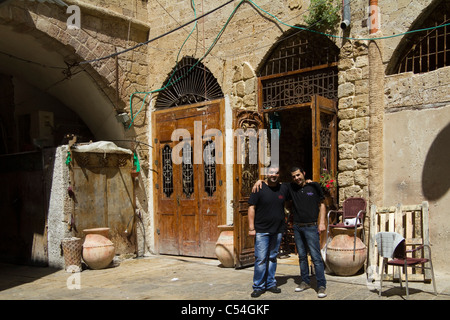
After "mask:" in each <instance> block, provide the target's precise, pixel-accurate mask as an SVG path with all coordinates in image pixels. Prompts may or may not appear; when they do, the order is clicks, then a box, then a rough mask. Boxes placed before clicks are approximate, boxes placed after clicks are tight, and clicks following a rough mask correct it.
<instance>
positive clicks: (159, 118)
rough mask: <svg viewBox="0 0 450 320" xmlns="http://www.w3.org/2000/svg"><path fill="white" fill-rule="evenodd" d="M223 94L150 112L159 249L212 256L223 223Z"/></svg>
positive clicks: (168, 252)
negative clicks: (206, 100)
mask: <svg viewBox="0 0 450 320" xmlns="http://www.w3.org/2000/svg"><path fill="white" fill-rule="evenodd" d="M222 110H223V100H217V101H212V102H205V103H200V104H196V105H189V106H186V107H177V108H171V109H168V110H161V111H156V112H155V113H154V117H153V128H154V130H153V136H154V142H155V143H154V164H155V166H154V167H155V168H156V170H155V171H154V182H155V183H154V190H155V193H154V194H155V196H156V216H155V221H156V225H157V228H156V236H157V238H158V241H157V246H158V248H159V250H158V251H159V253H160V254H172V255H185V256H196V257H215V244H216V241H217V239H218V237H219V230H218V225H220V224H224V222H225V212H224V206H223V202H224V195H225V184H224V183H223V177H224V165H223V164H222V163H220V162H223V161H221V157H222V156H223V147H224V146H223V143H221V141H223V135H222V136H221V133H222V132H223V130H222V125H221V115H222Z"/></svg>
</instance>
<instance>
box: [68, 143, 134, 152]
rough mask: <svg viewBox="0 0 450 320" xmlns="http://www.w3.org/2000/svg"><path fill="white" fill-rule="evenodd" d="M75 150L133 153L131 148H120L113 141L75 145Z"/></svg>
mask: <svg viewBox="0 0 450 320" xmlns="http://www.w3.org/2000/svg"><path fill="white" fill-rule="evenodd" d="M73 151H75V152H94V153H125V154H133V152H132V151H131V150H128V149H125V148H120V147H118V146H116V145H115V144H114V143H113V142H111V141H98V142H93V143H90V144H87V145H81V146H74V149H73Z"/></svg>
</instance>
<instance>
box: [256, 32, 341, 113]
mask: <svg viewBox="0 0 450 320" xmlns="http://www.w3.org/2000/svg"><path fill="white" fill-rule="evenodd" d="M338 60H339V48H338V47H337V46H336V45H335V44H334V43H333V42H332V41H331V40H330V39H328V38H327V37H325V36H323V35H319V34H314V33H310V32H305V31H300V32H297V33H294V34H291V35H287V36H285V38H284V40H281V41H280V42H279V43H278V44H277V45H276V46H275V47H274V48H273V49H272V50H271V52H270V54H269V56H268V57H267V58H266V59H265V60H264V62H263V63H262V65H261V67H260V68H259V74H258V76H259V80H260V90H261V99H262V100H261V104H260V107H261V108H262V109H272V108H278V107H287V106H290V105H298V104H302V103H308V102H311V96H313V95H315V94H317V95H320V96H322V97H325V98H328V99H332V100H336V99H337V87H338V69H337V62H338Z"/></svg>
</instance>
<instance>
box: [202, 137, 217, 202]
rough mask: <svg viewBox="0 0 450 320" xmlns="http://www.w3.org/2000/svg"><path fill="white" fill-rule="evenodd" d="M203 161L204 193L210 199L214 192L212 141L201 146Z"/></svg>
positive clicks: (213, 150) (214, 172) (214, 166)
mask: <svg viewBox="0 0 450 320" xmlns="http://www.w3.org/2000/svg"><path fill="white" fill-rule="evenodd" d="M203 159H204V160H203V161H204V165H203V168H204V169H203V170H204V180H205V191H206V193H207V194H208V196H210V197H212V195H213V194H214V192H215V191H216V162H215V147H214V142H213V141H212V140H209V141H206V143H205V144H204V145H203Z"/></svg>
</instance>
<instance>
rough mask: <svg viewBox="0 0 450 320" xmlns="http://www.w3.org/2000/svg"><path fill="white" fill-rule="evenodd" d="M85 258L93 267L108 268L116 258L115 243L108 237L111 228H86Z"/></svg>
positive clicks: (90, 266)
mask: <svg viewBox="0 0 450 320" xmlns="http://www.w3.org/2000/svg"><path fill="white" fill-rule="evenodd" d="M83 232H84V234H85V235H86V237H85V240H84V243H83V260H84V262H85V263H86V264H87V265H88V266H89V268H91V269H103V268H106V267H107V266H108V265H109V264H110V263H111V261H112V260H113V258H114V254H115V248H114V244H113V243H112V242H111V241H110V240H109V239H108V233H109V228H94V229H84V230H83Z"/></svg>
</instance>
